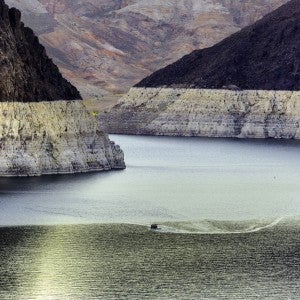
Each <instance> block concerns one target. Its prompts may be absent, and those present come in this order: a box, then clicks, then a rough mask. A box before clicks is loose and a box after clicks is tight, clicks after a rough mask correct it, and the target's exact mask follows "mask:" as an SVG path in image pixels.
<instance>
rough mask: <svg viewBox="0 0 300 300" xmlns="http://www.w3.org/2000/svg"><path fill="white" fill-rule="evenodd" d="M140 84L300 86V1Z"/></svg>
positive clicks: (291, 87) (197, 52)
mask: <svg viewBox="0 0 300 300" xmlns="http://www.w3.org/2000/svg"><path fill="white" fill-rule="evenodd" d="M136 86H137V87H174V88H177V87H187V88H190V87H194V88H209V89H219V88H222V87H225V88H226V87H230V86H236V87H238V88H240V89H253V90H256V89H261V90H300V0H292V1H289V2H288V3H286V4H285V5H283V6H281V7H280V8H278V9H277V10H275V11H274V12H272V13H270V14H269V15H267V16H265V17H264V18H262V19H261V20H259V21H258V22H256V23H255V24H253V25H252V26H249V27H246V28H244V29H243V30H241V31H240V32H238V33H236V34H233V35H232V36H230V37H229V38H227V39H225V40H223V41H222V42H220V43H218V44H217V45H215V46H213V47H211V48H207V49H202V50H197V51H194V52H192V53H191V54H189V55H187V56H185V57H183V58H182V59H180V60H179V61H177V62H175V63H174V64H171V65H169V66H168V67H166V68H164V69H162V70H159V71H157V72H155V73H154V74H152V75H150V76H149V77H147V78H145V79H144V80H142V81H141V82H140V83H139V84H137V85H136Z"/></svg>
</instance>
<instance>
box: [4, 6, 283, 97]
mask: <svg viewBox="0 0 300 300" xmlns="http://www.w3.org/2000/svg"><path fill="white" fill-rule="evenodd" d="M285 2H287V0H239V1H232V0H168V1H161V0H151V1H150V0H118V1H107V0H86V1H80V0H73V1H69V0H60V1H56V0H39V1H38V0H26V1H21V0H7V3H9V4H10V5H14V6H16V7H18V8H20V9H21V10H22V12H23V15H24V18H25V22H26V24H29V25H30V26H31V27H32V28H33V29H34V30H35V31H36V32H37V33H38V34H39V37H40V40H41V42H42V43H43V45H45V47H46V49H47V52H48V53H49V55H50V56H51V57H52V58H53V59H54V61H55V63H56V64H57V65H58V66H59V68H60V70H61V71H62V73H63V74H64V76H66V78H68V79H69V80H70V81H71V82H72V83H73V84H75V85H76V86H77V87H79V89H80V91H81V92H82V93H83V95H85V96H88V95H93V94H95V95H97V94H99V93H102V92H104V90H105V91H108V92H116V91H124V90H127V89H128V88H129V87H130V86H132V85H133V84H135V83H136V82H138V81H139V80H141V79H142V78H144V77H145V76H147V75H149V74H151V73H152V72H154V71H155V70H157V69H159V68H161V67H164V66H166V65H168V64H170V63H171V62H174V61H176V60H177V59H179V58H180V57H182V56H183V55H185V54H186V53H189V52H191V51H193V50H195V49H199V48H205V47H208V46H212V45H214V44H215V43H216V42H219V41H220V40H222V39H223V38H225V37H227V36H229V35H230V34H232V33H234V32H236V31H238V30H239V29H241V28H242V27H244V26H246V25H248V24H250V23H253V22H254V21H256V20H258V19H259V18H260V17H261V16H263V15H265V14H266V13H268V12H270V11H272V10H273V9H275V8H277V7H279V6H280V5H281V4H283V3H285Z"/></svg>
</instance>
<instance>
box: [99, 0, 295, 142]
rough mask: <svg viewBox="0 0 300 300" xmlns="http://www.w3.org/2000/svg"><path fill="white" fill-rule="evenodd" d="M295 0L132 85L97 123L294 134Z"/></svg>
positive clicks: (153, 131) (124, 128)
mask: <svg viewBox="0 0 300 300" xmlns="http://www.w3.org/2000/svg"><path fill="white" fill-rule="evenodd" d="M299 24H300V2H299V0H292V1H289V2H288V3H287V4H285V5H283V6H281V7H280V8H278V9H277V10H275V11H274V12H272V13H270V14H269V15H267V16H265V17H264V18H263V19H261V20H260V21H258V22H256V23H255V24H254V25H252V26H249V27H246V28H244V29H242V30H241V31H240V32H238V33H235V34H233V35H232V36H231V37H229V38H227V39H225V40H223V41H222V42H220V43H218V44H217V45H215V46H213V47H211V48H207V49H203V50H197V51H194V52H192V53H191V54H189V55H186V56H184V57H183V58H182V59H180V60H178V61H177V62H175V63H173V64H171V65H169V66H167V67H166V68H163V69H161V70H158V71H157V72H155V73H153V74H152V75H150V76H149V77H147V78H145V79H144V80H142V81H141V82H140V83H138V84H137V85H136V86H135V88H133V89H131V90H130V92H129V93H128V94H127V95H126V96H125V97H124V98H122V99H121V100H120V101H119V103H118V104H117V105H116V106H115V107H113V108H112V109H111V110H110V111H109V112H107V113H105V114H103V115H102V116H101V123H102V124H103V125H104V126H105V128H106V130H107V131H109V132H111V133H122V134H147V135H148V134H149V135H172V136H208V137H239V138H287V139H291V138H294V139H299V138H300V133H299V122H300V27H299Z"/></svg>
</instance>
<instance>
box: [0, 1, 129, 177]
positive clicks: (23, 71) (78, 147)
mask: <svg viewBox="0 0 300 300" xmlns="http://www.w3.org/2000/svg"><path fill="white" fill-rule="evenodd" d="M0 33H1V34H0V74H1V77H0V176H36V175H43V174H67V173H76V172H88V171H100V170H111V169H122V168H125V163H124V157H123V152H122V150H121V149H120V148H119V147H118V146H117V145H115V144H114V143H113V142H111V141H110V140H109V139H108V136H107V135H106V134H105V133H104V132H103V131H102V130H100V128H99V127H98V124H97V122H96V120H95V118H94V117H93V116H91V115H90V114H89V113H88V112H87V111H86V109H85V107H84V105H83V103H82V102H81V100H80V99H81V96H80V93H79V92H78V90H77V89H76V88H75V87H74V86H73V85H72V84H71V83H69V82H68V81H67V80H65V79H64V78H63V77H62V75H61V74H60V72H59V70H58V68H57V67H56V66H55V65H54V63H53V62H52V60H51V59H49V58H48V56H47V54H46V51H45V49H44V47H43V46H41V45H40V44H39V41H38V38H37V37H36V36H35V35H34V34H33V31H32V30H31V29H29V28H26V27H24V24H23V23H22V22H21V14H20V12H19V11H18V10H17V9H15V8H11V9H9V8H8V6H7V5H6V4H5V3H4V1H3V0H0Z"/></svg>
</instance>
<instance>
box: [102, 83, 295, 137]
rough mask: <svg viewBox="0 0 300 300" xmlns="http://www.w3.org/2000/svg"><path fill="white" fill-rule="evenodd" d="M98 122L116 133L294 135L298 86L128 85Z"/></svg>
mask: <svg viewBox="0 0 300 300" xmlns="http://www.w3.org/2000/svg"><path fill="white" fill-rule="evenodd" d="M100 122H101V125H102V126H103V128H105V129H106V130H107V131H108V132H110V133H118V134H141V135H168V136H205V137H236V138H285V139H300V129H299V124H300V92H299V91H263V90H259V91H256V90H245V91H231V90H208V89H207V90H206V89H171V88H132V89H131V90H130V91H129V93H128V94H127V95H126V96H125V97H123V98H122V99H120V101H119V103H118V104H117V105H116V106H115V107H113V108H112V109H111V110H110V111H108V112H106V113H104V114H103V115H101V117H100Z"/></svg>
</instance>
